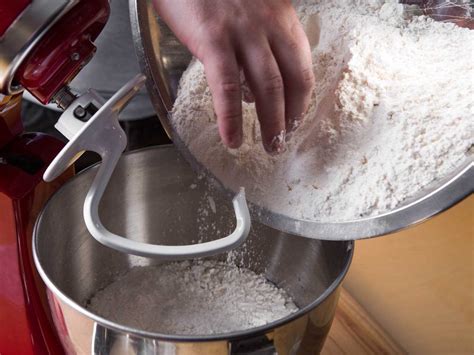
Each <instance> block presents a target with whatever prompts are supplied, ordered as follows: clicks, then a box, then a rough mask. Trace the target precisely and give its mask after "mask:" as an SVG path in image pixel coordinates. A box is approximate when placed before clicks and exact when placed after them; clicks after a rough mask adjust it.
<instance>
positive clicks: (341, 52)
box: [173, 0, 474, 221]
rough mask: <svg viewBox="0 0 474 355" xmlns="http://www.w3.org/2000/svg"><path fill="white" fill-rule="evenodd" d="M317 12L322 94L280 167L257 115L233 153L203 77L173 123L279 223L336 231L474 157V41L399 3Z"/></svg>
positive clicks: (306, 15) (305, 11)
mask: <svg viewBox="0 0 474 355" xmlns="http://www.w3.org/2000/svg"><path fill="white" fill-rule="evenodd" d="M309 2H310V3H311V5H308V6H304V7H301V8H299V15H300V17H301V20H302V22H303V24H305V26H306V28H307V29H308V31H309V32H310V33H309V37H310V42H311V44H312V45H313V47H314V48H313V52H312V53H313V69H314V74H315V77H316V83H317V86H316V89H315V91H314V93H313V99H312V104H311V107H310V109H309V111H308V114H307V115H306V118H305V121H304V122H303V123H302V125H301V128H299V130H298V131H297V132H296V134H294V135H293V140H292V141H291V142H290V144H289V147H288V150H287V152H286V153H284V154H282V155H281V156H277V157H271V156H269V155H268V154H266V153H265V151H264V150H263V148H262V145H261V138H260V130H259V125H258V121H257V119H256V113H255V108H254V105H253V104H246V103H244V104H243V110H244V144H243V145H242V147H241V148H239V149H237V150H231V149H227V148H225V147H224V146H223V145H222V143H221V142H220V138H219V136H218V130H217V126H216V120H215V116H214V113H213V106H212V98H211V95H210V92H209V89H208V86H207V84H206V80H205V76H204V71H203V67H202V65H201V63H199V62H198V61H193V62H192V63H191V65H190V67H189V68H188V70H187V71H186V73H185V74H184V76H183V78H182V80H181V89H180V91H179V95H178V99H177V101H176V103H175V108H174V111H173V123H174V125H175V127H176V130H177V132H178V134H179V135H180V137H181V139H182V140H183V141H184V143H185V144H186V145H187V146H188V147H189V149H190V150H191V152H192V153H193V154H194V155H195V157H196V158H197V159H198V160H199V161H200V162H201V163H202V164H203V165H205V166H206V167H208V168H209V169H210V170H211V171H212V172H213V173H214V174H215V175H216V176H217V177H218V178H219V179H220V180H221V181H222V182H223V183H224V184H225V185H227V186H229V187H230V188H232V189H234V190H235V191H237V190H238V188H239V186H244V187H245V188H246V191H247V196H248V198H249V199H250V200H252V201H253V202H256V203H257V204H260V205H263V206H265V207H267V208H269V209H271V210H273V211H275V212H279V213H283V214H286V215H289V216H293V217H296V218H304V219H311V220H324V221H329V220H331V221H335V220H349V219H355V218H359V217H361V216H368V215H374V214H378V213H381V212H385V211H387V210H390V209H393V208H395V207H396V206H397V205H399V203H400V202H402V201H403V200H404V199H406V198H408V197H410V196H413V195H414V194H416V193H417V192H419V191H420V190H421V189H423V188H424V187H425V186H426V185H427V184H429V183H430V182H432V181H434V180H436V179H439V178H441V177H443V176H444V175H445V174H447V173H449V172H451V171H452V170H453V169H454V168H456V167H457V166H459V165H460V164H461V163H462V162H463V161H465V160H466V159H467V158H469V159H470V158H472V156H471V152H469V149H470V147H471V146H472V144H473V116H474V103H473V97H474V88H473V85H474V69H473V65H474V57H473V53H474V31H470V30H468V29H463V28H460V27H456V26H455V25H453V24H450V23H439V22H435V21H433V20H431V19H429V18H426V17H413V18H407V16H406V15H404V13H403V6H402V5H398V4H397V1H394V0H391V1H378V0H338V1H335V0H334V1H327V0H324V1H323V0H322V1H309ZM269 104H271V103H269Z"/></svg>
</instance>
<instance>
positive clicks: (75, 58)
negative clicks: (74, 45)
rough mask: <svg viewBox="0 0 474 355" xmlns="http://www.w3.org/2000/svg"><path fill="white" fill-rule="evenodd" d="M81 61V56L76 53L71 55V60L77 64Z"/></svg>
mask: <svg viewBox="0 0 474 355" xmlns="http://www.w3.org/2000/svg"><path fill="white" fill-rule="evenodd" d="M79 59H81V56H80V55H79V53H77V52H74V53H72V54H71V60H73V61H75V62H77V61H78V60H79Z"/></svg>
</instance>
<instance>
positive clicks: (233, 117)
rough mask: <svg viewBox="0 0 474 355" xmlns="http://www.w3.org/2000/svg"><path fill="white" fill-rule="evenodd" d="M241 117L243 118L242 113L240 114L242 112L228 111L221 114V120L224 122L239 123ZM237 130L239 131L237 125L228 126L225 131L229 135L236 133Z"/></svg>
mask: <svg viewBox="0 0 474 355" xmlns="http://www.w3.org/2000/svg"><path fill="white" fill-rule="evenodd" d="M241 116H242V113H241V112H240V110H231V109H226V110H224V111H223V112H221V114H220V115H219V118H220V119H221V120H222V121H224V122H228V123H232V122H238V121H239V120H240V118H241ZM236 130H237V127H236V125H235V124H227V125H226V126H225V129H224V131H225V132H226V133H229V134H233V133H235V131H236Z"/></svg>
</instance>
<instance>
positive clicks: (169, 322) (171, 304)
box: [87, 261, 298, 335]
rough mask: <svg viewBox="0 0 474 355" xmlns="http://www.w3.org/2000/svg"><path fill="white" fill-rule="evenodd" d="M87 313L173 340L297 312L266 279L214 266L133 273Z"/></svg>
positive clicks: (249, 325) (170, 266) (252, 324)
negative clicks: (169, 335)
mask: <svg viewBox="0 0 474 355" xmlns="http://www.w3.org/2000/svg"><path fill="white" fill-rule="evenodd" d="M87 308H88V309H89V310H91V311H93V312H95V313H97V314H99V315H101V316H103V317H104V318H106V319H108V320H111V321H115V322H118V323H120V324H124V325H128V326H131V327H136V328H138V329H141V330H147V331H155V332H161V333H166V334H175V335H176V334H182V335H205V334H215V333H228V332H232V331H238V330H244V329H249V328H253V327H258V326H261V325H265V324H267V323H270V322H272V321H275V320H278V319H280V318H283V317H285V316H287V315H289V314H291V313H293V312H296V311H297V310H298V308H297V307H296V305H295V304H294V303H293V301H292V300H291V298H290V296H288V294H287V293H286V292H285V291H284V290H282V289H279V288H277V287H276V286H275V285H273V284H272V283H270V282H268V281H267V280H266V279H265V277H264V276H262V275H257V274H256V273H254V272H253V271H251V270H249V269H244V268H238V267H237V266H234V265H232V264H229V263H224V262H217V261H193V262H189V261H184V262H179V263H172V264H164V265H160V266H146V267H136V268H133V269H132V270H130V271H129V272H128V273H127V274H125V275H124V276H122V277H121V278H119V279H118V280H116V281H115V282H113V283H112V284H110V285H109V286H107V287H106V288H105V289H103V290H101V291H99V292H97V293H96V294H95V295H94V296H93V297H92V299H91V301H90V304H89V305H88V306H87Z"/></svg>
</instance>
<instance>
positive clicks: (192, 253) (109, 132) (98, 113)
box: [43, 74, 250, 260]
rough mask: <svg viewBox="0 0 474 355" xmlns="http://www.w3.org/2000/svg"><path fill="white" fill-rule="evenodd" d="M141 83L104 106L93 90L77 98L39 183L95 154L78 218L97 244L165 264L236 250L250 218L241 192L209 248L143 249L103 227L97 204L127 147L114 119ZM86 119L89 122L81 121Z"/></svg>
mask: <svg viewBox="0 0 474 355" xmlns="http://www.w3.org/2000/svg"><path fill="white" fill-rule="evenodd" d="M145 79H146V78H145V76H144V75H141V74H140V75H137V76H136V77H135V78H133V79H132V80H130V81H129V82H128V83H127V84H125V85H124V86H123V87H122V88H121V89H120V90H119V91H118V92H117V93H115V95H114V96H112V97H111V98H110V100H108V101H107V102H105V100H104V99H103V98H102V97H100V96H99V95H98V94H97V93H96V92H95V91H94V90H92V89H91V90H89V91H88V92H87V93H85V94H84V95H81V96H80V97H78V98H77V99H76V100H75V101H74V102H73V103H72V104H71V105H70V106H69V107H68V108H67V109H66V111H65V112H64V113H63V114H62V115H61V117H60V119H59V121H58V123H57V124H56V128H57V129H58V130H59V131H60V132H61V133H63V134H64V135H65V136H66V137H67V138H68V139H69V140H70V141H69V142H68V143H67V145H66V146H65V147H64V148H63V149H62V150H61V152H60V153H59V154H58V156H57V157H56V158H55V159H54V160H53V162H52V163H51V165H50V166H49V167H48V169H47V170H46V172H45V173H44V176H43V178H44V180H45V181H51V180H53V179H55V178H56V177H58V176H59V175H60V174H61V173H63V172H64V171H65V170H66V169H67V168H68V167H69V166H70V165H71V164H72V163H73V162H74V161H75V159H76V158H77V156H78V155H79V154H80V153H81V152H83V151H87V150H88V151H93V152H96V153H98V154H99V155H100V156H101V158H102V163H101V164H100V166H99V169H98V172H97V174H96V176H95V178H94V180H93V182H92V184H91V187H90V188H89V191H88V193H87V196H86V199H85V202H84V211H83V213H84V221H85V223H86V226H87V229H88V230H89V232H90V234H91V235H92V236H93V237H94V238H95V239H96V240H97V241H99V242H100V243H102V244H104V245H106V246H108V247H110V248H113V249H116V250H119V251H122V252H125V253H129V254H134V255H140V256H146V257H154V258H161V259H166V260H181V259H190V258H196V257H205V256H211V255H215V254H219V253H222V252H225V251H229V250H231V249H234V248H236V247H238V246H239V245H241V244H242V243H243V242H244V241H245V239H246V238H247V236H248V234H249V231H250V213H249V210H248V207H247V202H246V199H245V192H244V190H243V188H241V189H240V192H239V193H238V194H237V195H236V196H235V197H234V199H233V205H234V211H235V217H236V220H237V223H236V227H235V230H234V231H233V233H232V234H230V235H228V236H227V237H224V238H221V239H217V240H213V241H210V242H206V243H201V244H192V245H179V246H170V245H156V244H148V243H143V242H138V241H135V240H131V239H127V238H125V237H123V236H120V235H117V234H114V233H112V232H110V231H109V230H108V229H107V228H105V226H104V225H103V224H102V222H101V220H100V217H99V203H100V200H101V199H102V196H103V194H104V191H105V189H106V187H107V184H108V183H109V181H110V178H111V176H112V174H113V171H114V169H115V166H116V165H117V163H118V161H119V159H120V156H121V155H122V152H123V151H124V150H125V147H126V145H127V136H126V134H125V132H124V131H123V130H122V128H121V127H120V124H119V120H118V115H119V113H120V111H121V110H122V109H123V108H125V106H126V105H127V104H128V102H129V101H130V100H131V99H132V98H133V96H134V95H135V94H136V93H137V92H138V91H139V90H140V88H141V87H142V86H143V84H144V83H145ZM91 105H92V106H91ZM91 107H92V109H91ZM78 109H79V111H78ZM96 109H98V110H96ZM88 114H89V116H90V118H89V119H88V120H87V121H86V120H85V118H86V116H87V115H88Z"/></svg>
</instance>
